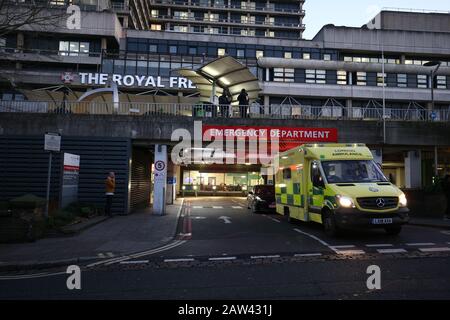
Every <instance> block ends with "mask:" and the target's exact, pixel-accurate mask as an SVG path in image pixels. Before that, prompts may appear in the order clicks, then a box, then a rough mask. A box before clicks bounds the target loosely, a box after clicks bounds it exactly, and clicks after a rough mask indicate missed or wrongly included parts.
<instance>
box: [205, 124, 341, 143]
mask: <svg viewBox="0 0 450 320" xmlns="http://www.w3.org/2000/svg"><path fill="white" fill-rule="evenodd" d="M202 131H203V132H202V133H203V139H204V140H212V139H219V140H226V139H245V140H250V139H258V140H267V141H269V142H270V141H272V140H276V139H278V141H280V142H297V143H309V142H337V141H338V132H337V129H336V128H290V127H240V126H213V125H204V126H203V130H202Z"/></svg>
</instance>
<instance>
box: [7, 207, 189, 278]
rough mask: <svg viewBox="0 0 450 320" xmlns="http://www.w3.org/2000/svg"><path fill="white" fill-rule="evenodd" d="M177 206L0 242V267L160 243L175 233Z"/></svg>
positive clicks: (47, 263) (76, 259)
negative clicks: (48, 235)
mask: <svg viewBox="0 0 450 320" xmlns="http://www.w3.org/2000/svg"><path fill="white" fill-rule="evenodd" d="M181 205H182V200H176V202H175V203H174V205H169V206H167V211H166V215H164V216H156V215H153V214H152V211H151V209H150V208H147V209H144V210H141V211H138V212H136V213H133V214H130V215H117V216H114V217H112V218H108V219H105V218H104V217H98V218H95V221H93V222H90V223H88V224H85V225H82V226H72V227H71V228H70V229H71V230H69V231H70V232H72V233H73V234H74V235H72V236H65V237H58V238H45V239H40V240H37V241H35V242H31V243H14V244H0V270H17V269H29V268H44V267H45V268H47V267H54V266H59V265H68V264H72V263H80V262H86V261H91V260H96V259H109V258H113V257H119V256H123V255H126V254H130V253H133V252H137V251H144V250H149V249H153V248H157V247H160V246H163V245H165V244H167V243H169V242H171V241H172V240H173V239H174V238H175V236H176V228H177V223H178V219H179V213H180V209H181ZM81 231H82V232H81Z"/></svg>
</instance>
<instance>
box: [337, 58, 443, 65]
mask: <svg viewBox="0 0 450 320" xmlns="http://www.w3.org/2000/svg"><path fill="white" fill-rule="evenodd" d="M344 61H346V62H360V63H383V58H379V57H368V56H366V57H361V56H347V55H346V56H344ZM429 61H430V60H427V59H412V58H406V59H405V64H407V65H419V66H423V65H424V64H425V63H427V62H429ZM384 63H387V64H401V61H400V59H399V58H393V57H387V58H384ZM442 65H443V66H450V61H442Z"/></svg>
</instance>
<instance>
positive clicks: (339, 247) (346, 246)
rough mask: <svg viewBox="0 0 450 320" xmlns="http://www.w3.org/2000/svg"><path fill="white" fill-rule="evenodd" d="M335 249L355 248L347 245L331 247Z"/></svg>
mask: <svg viewBox="0 0 450 320" xmlns="http://www.w3.org/2000/svg"><path fill="white" fill-rule="evenodd" d="M332 247H333V248H335V249H349V248H354V247H355V246H354V245H352V244H349V245H344V246H332Z"/></svg>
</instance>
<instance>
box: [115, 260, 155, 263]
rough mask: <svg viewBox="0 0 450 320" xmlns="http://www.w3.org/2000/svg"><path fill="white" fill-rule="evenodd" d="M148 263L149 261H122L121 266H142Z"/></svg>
mask: <svg viewBox="0 0 450 320" xmlns="http://www.w3.org/2000/svg"><path fill="white" fill-rule="evenodd" d="M141 263H148V260H133V261H121V262H120V264H141Z"/></svg>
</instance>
